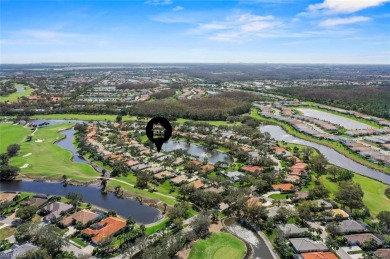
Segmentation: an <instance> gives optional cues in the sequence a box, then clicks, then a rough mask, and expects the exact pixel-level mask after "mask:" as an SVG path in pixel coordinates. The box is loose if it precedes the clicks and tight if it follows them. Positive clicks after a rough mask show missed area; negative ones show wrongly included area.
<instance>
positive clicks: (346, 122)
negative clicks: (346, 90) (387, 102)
mask: <svg viewBox="0 0 390 259" xmlns="http://www.w3.org/2000/svg"><path fill="white" fill-rule="evenodd" d="M297 110H299V111H300V112H302V113H303V115H305V116H308V117H312V118H316V119H319V120H323V121H328V122H330V123H333V124H338V125H340V126H343V127H344V128H346V129H352V130H353V129H368V128H371V126H369V125H367V124H364V123H361V122H358V121H355V120H353V119H349V118H345V117H342V116H339V115H335V114H332V113H328V112H323V111H318V110H315V109H310V108H298V109H297Z"/></svg>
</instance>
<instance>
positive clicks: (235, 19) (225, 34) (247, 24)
mask: <svg viewBox="0 0 390 259" xmlns="http://www.w3.org/2000/svg"><path fill="white" fill-rule="evenodd" d="M280 25H281V23H280V22H278V21H277V20H276V19H275V18H274V17H273V16H271V15H268V16H258V15H253V14H250V13H245V14H239V15H233V16H228V17H226V18H225V19H224V20H220V21H211V22H207V23H199V24H198V26H197V27H196V28H195V29H192V30H190V33H191V34H198V35H207V36H208V38H209V39H211V40H218V41H242V40H245V39H247V38H250V37H258V36H260V33H263V32H264V31H267V30H268V29H272V28H275V27H278V26H280Z"/></svg>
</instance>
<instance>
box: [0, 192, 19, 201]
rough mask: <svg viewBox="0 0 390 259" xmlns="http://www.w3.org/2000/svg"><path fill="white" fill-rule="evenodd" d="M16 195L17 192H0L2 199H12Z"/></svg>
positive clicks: (0, 198) (0, 199)
mask: <svg viewBox="0 0 390 259" xmlns="http://www.w3.org/2000/svg"><path fill="white" fill-rule="evenodd" d="M16 196H17V194H16V193H0V201H12V200H13V198H15V197H16Z"/></svg>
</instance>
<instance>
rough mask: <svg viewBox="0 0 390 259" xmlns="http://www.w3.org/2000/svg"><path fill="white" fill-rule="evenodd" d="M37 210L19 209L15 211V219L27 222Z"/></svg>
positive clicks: (30, 207)
mask: <svg viewBox="0 0 390 259" xmlns="http://www.w3.org/2000/svg"><path fill="white" fill-rule="evenodd" d="M37 210H38V207H37V206H26V207H21V208H20V209H18V210H17V211H16V217H18V218H21V219H22V220H28V219H31V218H32V217H33V216H34V215H35V212H36V211H37Z"/></svg>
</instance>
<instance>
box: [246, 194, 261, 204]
mask: <svg viewBox="0 0 390 259" xmlns="http://www.w3.org/2000/svg"><path fill="white" fill-rule="evenodd" d="M245 204H246V205H247V206H248V207H254V206H256V207H260V206H261V205H263V202H262V201H261V200H260V198H259V197H257V196H252V197H250V198H249V199H248V200H246V202H245Z"/></svg>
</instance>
